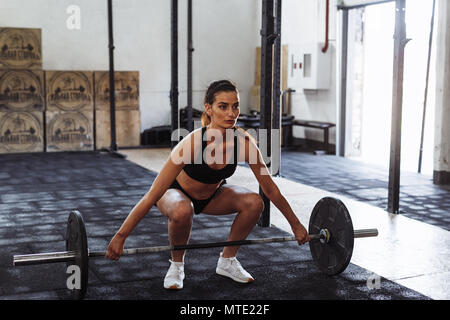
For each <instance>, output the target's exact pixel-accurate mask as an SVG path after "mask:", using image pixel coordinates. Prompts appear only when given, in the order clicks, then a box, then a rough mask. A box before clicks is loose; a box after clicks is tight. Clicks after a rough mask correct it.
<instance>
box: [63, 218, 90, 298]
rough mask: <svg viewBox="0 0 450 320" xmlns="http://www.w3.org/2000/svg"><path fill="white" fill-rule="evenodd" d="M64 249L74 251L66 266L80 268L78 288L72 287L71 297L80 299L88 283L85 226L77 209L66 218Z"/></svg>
mask: <svg viewBox="0 0 450 320" xmlns="http://www.w3.org/2000/svg"><path fill="white" fill-rule="evenodd" d="M66 250H67V251H75V252H76V255H75V261H69V262H67V266H70V265H73V264H75V265H77V266H78V267H79V268H80V276H81V278H80V289H76V288H75V289H72V290H71V294H72V298H73V299H75V300H81V299H83V298H84V295H85V294H86V289H87V285H88V259H89V256H88V254H89V253H88V245H87V236H86V228H85V226H84V221H83V217H82V216H81V213H80V212H79V211H76V210H74V211H71V212H70V214H69V219H68V220H67V231H66Z"/></svg>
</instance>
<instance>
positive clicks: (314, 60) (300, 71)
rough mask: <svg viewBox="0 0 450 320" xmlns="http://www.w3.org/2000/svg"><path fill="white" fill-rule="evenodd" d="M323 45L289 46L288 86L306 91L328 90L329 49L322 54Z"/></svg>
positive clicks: (329, 76) (329, 75)
mask: <svg viewBox="0 0 450 320" xmlns="http://www.w3.org/2000/svg"><path fill="white" fill-rule="evenodd" d="M322 47H323V44H320V43H314V44H299V45H292V44H290V45H289V67H288V73H289V74H288V86H289V88H293V89H295V88H298V89H306V90H326V89H329V88H330V80H331V55H330V49H329V48H328V50H327V51H326V52H325V53H324V52H322Z"/></svg>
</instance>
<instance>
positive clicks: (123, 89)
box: [94, 71, 139, 110]
mask: <svg viewBox="0 0 450 320" xmlns="http://www.w3.org/2000/svg"><path fill="white" fill-rule="evenodd" d="M94 82H95V109H96V110H110V109H109V108H110V107H109V91H110V89H109V71H95V72H94ZM114 89H115V92H116V94H115V109H116V110H139V71H115V72H114Z"/></svg>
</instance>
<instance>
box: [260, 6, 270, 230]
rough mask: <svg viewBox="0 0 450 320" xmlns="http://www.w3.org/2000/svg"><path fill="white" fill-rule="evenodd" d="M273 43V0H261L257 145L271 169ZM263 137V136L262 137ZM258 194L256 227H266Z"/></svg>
mask: <svg viewBox="0 0 450 320" xmlns="http://www.w3.org/2000/svg"><path fill="white" fill-rule="evenodd" d="M273 42H274V16H273V0H262V29H261V94H260V106H261V112H260V125H259V136H260V137H261V130H263V131H265V132H266V133H267V134H266V141H259V144H260V145H261V143H263V144H264V143H265V145H266V155H267V160H266V165H267V167H268V168H269V171H270V167H271V156H272V155H271V139H272V132H271V127H272V122H271V120H272V71H273V64H272V57H273V54H272V49H273ZM262 136H264V135H262ZM259 194H260V195H261V197H262V198H263V201H264V210H263V212H262V214H261V218H260V219H259V222H258V225H259V226H261V227H268V226H269V225H270V200H269V199H268V198H267V197H266V195H265V194H264V193H263V191H262V189H261V187H260V188H259Z"/></svg>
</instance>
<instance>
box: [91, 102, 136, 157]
mask: <svg viewBox="0 0 450 320" xmlns="http://www.w3.org/2000/svg"><path fill="white" fill-rule="evenodd" d="M110 114H111V113H110V111H109V110H95V130H96V133H95V138H96V140H95V147H96V149H97V150H99V149H102V148H109V147H110V146H111V116H110ZM116 143H117V146H118V147H136V146H139V145H140V143H141V113H140V111H139V110H117V111H116Z"/></svg>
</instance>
